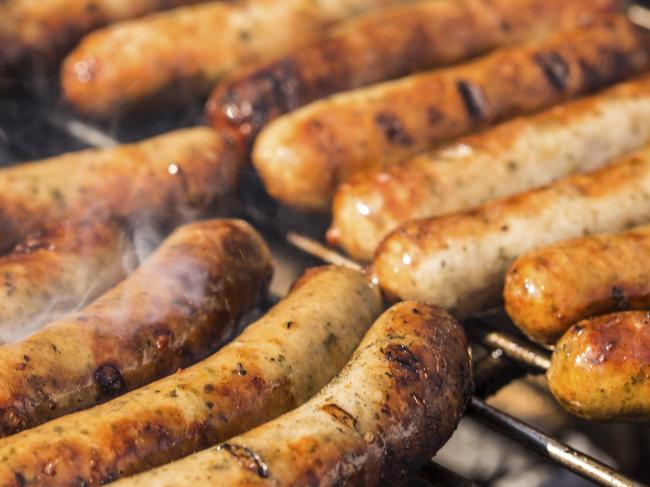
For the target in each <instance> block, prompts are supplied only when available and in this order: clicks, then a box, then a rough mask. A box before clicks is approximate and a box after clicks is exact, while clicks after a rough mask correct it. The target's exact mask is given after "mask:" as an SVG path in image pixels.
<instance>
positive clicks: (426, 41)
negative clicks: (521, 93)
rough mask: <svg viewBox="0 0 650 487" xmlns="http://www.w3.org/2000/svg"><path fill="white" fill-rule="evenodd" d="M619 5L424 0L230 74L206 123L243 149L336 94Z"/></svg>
mask: <svg viewBox="0 0 650 487" xmlns="http://www.w3.org/2000/svg"><path fill="white" fill-rule="evenodd" d="M621 4H622V2H620V1H618V0H580V1H576V2H566V1H564V0H553V1H548V0H547V1H543V0H518V1H516V2H513V1H510V0H496V1H490V2H486V1H485V0H461V1H458V0H429V1H425V2H418V3H415V4H411V5H399V6H396V7H392V8H386V9H383V10H379V11H378V12H372V13H370V14H367V15H364V16H361V17H359V18H358V19H352V20H350V21H348V22H345V23H343V24H342V25H341V26H339V27H338V28H336V29H334V30H333V32H332V33H331V34H329V35H327V36H326V38H325V39H323V40H322V41H319V42H316V43H314V44H313V45H310V46H307V47H301V48H299V49H296V50H294V51H292V52H291V53H290V54H287V55H286V56H282V57H279V58H277V59H274V60H272V61H268V62H265V63H261V64H258V65H254V66H252V67H250V68H244V69H241V70H238V71H235V72H234V73H233V74H232V75H231V76H229V77H228V78H227V79H226V81H224V82H222V83H220V84H218V85H217V87H216V88H215V90H214V91H213V93H212V96H211V97H210V100H209V101H208V104H207V118H208V120H209V121H210V124H211V125H212V126H213V127H215V128H216V129H217V130H228V131H229V132H231V133H232V134H233V136H234V137H235V138H238V139H240V141H241V143H242V144H243V145H245V146H250V145H251V144H252V142H253V140H254V138H255V136H256V135H257V134H258V132H259V131H260V130H261V129H262V127H263V126H264V125H265V124H266V123H268V122H270V121H271V120H273V119H274V118H277V117H278V116H279V115H281V114H283V113H287V112H289V111H291V110H295V109H296V108H298V107H300V106H303V105H306V104H307V103H309V102H312V101H314V100H317V99H319V98H324V97H325V96H328V95H331V94H333V93H338V92H341V91H346V90H351V89H354V88H359V87H361V86H366V85H369V84H372V83H377V82H380V81H385V80H388V79H393V78H398V77H400V76H405V75H407V74H411V73H415V72H417V71H423V70H425V69H431V68H434V67H437V66H445V65H449V64H453V63H456V62H459V61H462V60H465V59H468V58H471V57H473V56H477V55H479V54H482V53H485V52H487V51H489V50H491V49H495V48H497V47H501V46H504V45H507V44H511V43H513V42H519V41H522V40H526V39H531V38H537V37H542V36H544V35H547V34H548V33H550V32H553V31H555V30H560V29H565V28H570V27H575V26H576V25H580V24H586V23H588V22H590V21H593V18H594V16H597V15H599V14H603V13H605V12H609V13H612V12H615V11H617V10H619V9H620V7H621Z"/></svg>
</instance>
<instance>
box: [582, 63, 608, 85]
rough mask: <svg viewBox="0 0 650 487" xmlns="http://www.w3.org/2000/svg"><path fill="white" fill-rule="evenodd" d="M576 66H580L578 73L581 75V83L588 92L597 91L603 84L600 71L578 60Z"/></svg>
mask: <svg viewBox="0 0 650 487" xmlns="http://www.w3.org/2000/svg"><path fill="white" fill-rule="evenodd" d="M578 66H580V72H581V73H582V82H583V84H584V85H585V86H586V88H587V90H588V91H594V90H597V89H598V88H599V87H601V86H602V85H603V84H604V83H605V80H604V79H603V76H602V74H601V72H600V70H599V69H598V68H597V67H595V66H592V65H591V64H590V63H589V62H587V61H586V60H584V59H580V60H579V61H578Z"/></svg>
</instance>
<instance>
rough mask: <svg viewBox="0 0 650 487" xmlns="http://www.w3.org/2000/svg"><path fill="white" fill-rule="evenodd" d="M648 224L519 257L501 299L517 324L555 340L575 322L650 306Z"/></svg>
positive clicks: (532, 335)
mask: <svg viewBox="0 0 650 487" xmlns="http://www.w3.org/2000/svg"><path fill="white" fill-rule="evenodd" d="M646 262H650V226H647V225H646V226H642V227H638V228H634V229H632V230H630V231H627V232H623V233H617V234H603V235H593V236H590V237H583V238H579V239H575V240H569V241H566V242H560V243H558V244H556V245H552V246H550V247H544V248H541V249H538V250H534V251H532V252H529V253H526V254H524V255H522V256H521V257H519V258H518V259H517V260H516V261H515V262H514V263H513V264H512V266H510V268H509V269H508V273H507V274H506V281H505V286H504V289H503V300H504V303H505V308H506V311H507V312H508V315H509V316H510V318H512V320H513V321H514V322H515V324H516V325H517V326H518V327H519V328H520V329H521V330H522V331H523V332H524V333H525V334H526V335H528V336H529V337H530V338H532V339H533V340H535V341H538V342H542V343H548V344H553V343H555V342H556V341H557V339H558V338H560V336H562V334H563V333H564V332H565V331H566V330H567V329H568V328H569V327H570V326H571V325H572V324H574V323H576V322H578V321H580V320H582V319H584V318H589V317H592V316H598V315H602V314H605V313H610V312H613V311H624V310H628V309H644V308H648V307H649V306H650V269H648V268H647V267H646V265H645V263H646Z"/></svg>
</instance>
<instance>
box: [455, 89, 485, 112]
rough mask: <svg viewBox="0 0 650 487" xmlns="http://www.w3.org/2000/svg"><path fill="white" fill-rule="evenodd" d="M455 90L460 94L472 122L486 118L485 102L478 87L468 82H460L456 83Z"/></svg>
mask: <svg viewBox="0 0 650 487" xmlns="http://www.w3.org/2000/svg"><path fill="white" fill-rule="evenodd" d="M456 88H457V89H458V92H459V93H460V96H461V98H462V100H463V104H464V105H465V110H466V111H467V114H468V115H469V118H471V119H472V120H483V119H485V118H487V100H486V99H485V95H484V94H483V90H481V87H480V86H478V85H476V84H474V83H470V82H469V81H464V80H460V81H458V82H457V83H456Z"/></svg>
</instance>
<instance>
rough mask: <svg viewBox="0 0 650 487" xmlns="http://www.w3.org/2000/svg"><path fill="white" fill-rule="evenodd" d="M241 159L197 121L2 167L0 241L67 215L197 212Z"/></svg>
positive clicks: (157, 216)
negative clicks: (136, 139)
mask: <svg viewBox="0 0 650 487" xmlns="http://www.w3.org/2000/svg"><path fill="white" fill-rule="evenodd" d="M240 164H241V156H240V155H239V153H238V152H236V151H234V150H233V148H232V147H231V146H230V145H229V144H228V143H227V142H225V141H224V140H223V138H222V137H220V136H219V135H218V134H216V133H215V132H214V131H213V130H210V129H208V128H205V127H199V128H191V129H184V130H178V131H175V132H170V133H167V134H165V135H161V136H158V137H153V138H151V139H148V140H145V141H142V142H138V143H135V144H130V145H124V146H120V147H116V148H111V149H99V150H98V149H91V150H84V151H80V152H72V153H69V154H64V155H62V156H58V157H53V158H50V159H46V160H43V161H36V162H31V163H27V164H20V165H17V166H12V167H9V168H6V169H0V188H2V192H1V193H0V248H2V247H5V248H6V247H8V246H9V245H11V244H13V243H15V242H16V241H18V240H19V239H20V238H21V237H22V236H23V235H25V234H26V233H28V232H31V231H35V230H39V229H40V228H43V227H44V226H46V225H49V224H51V223H54V222H56V221H60V220H63V219H67V218H75V219H76V218H88V219H92V218H97V217H105V216H117V217H118V218H121V219H127V220H129V219H140V218H143V217H146V218H151V219H153V220H154V221H157V220H174V221H176V222H178V221H182V220H185V219H187V218H190V217H196V216H197V215H198V214H201V213H202V212H204V211H205V210H207V209H208V207H209V206H210V205H213V204H215V203H218V202H220V200H222V199H223V197H224V196H225V195H227V194H228V193H230V192H231V191H232V190H233V189H234V187H235V185H236V182H237V178H238V172H239V168H240Z"/></svg>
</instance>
